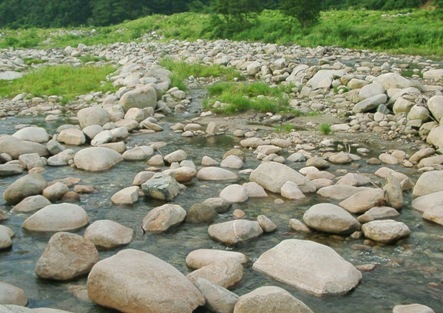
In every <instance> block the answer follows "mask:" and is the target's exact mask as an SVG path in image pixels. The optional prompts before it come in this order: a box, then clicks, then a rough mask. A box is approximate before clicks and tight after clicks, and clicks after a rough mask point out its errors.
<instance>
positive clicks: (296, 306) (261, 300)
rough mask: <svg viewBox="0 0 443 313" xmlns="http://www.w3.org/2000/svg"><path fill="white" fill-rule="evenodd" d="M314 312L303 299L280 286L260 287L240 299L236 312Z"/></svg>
mask: <svg viewBox="0 0 443 313" xmlns="http://www.w3.org/2000/svg"><path fill="white" fill-rule="evenodd" d="M268 312H273V313H313V311H312V310H311V309H310V308H309V307H308V306H307V305H306V304H304V303H303V302H302V301H300V300H298V299H297V298H295V297H294V296H292V295H291V294H290V293H289V292H287V291H286V290H284V289H283V288H280V287H275V286H264V287H259V288H257V289H255V290H253V291H251V292H249V293H247V294H245V295H243V296H241V297H240V298H239V299H238V302H237V304H236V305H235V308H234V313H268Z"/></svg>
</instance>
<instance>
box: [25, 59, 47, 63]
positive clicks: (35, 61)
mask: <svg viewBox="0 0 443 313" xmlns="http://www.w3.org/2000/svg"><path fill="white" fill-rule="evenodd" d="M23 62H25V64H26V65H37V64H44V63H46V62H47V61H46V60H42V59H33V58H25V59H24V60H23Z"/></svg>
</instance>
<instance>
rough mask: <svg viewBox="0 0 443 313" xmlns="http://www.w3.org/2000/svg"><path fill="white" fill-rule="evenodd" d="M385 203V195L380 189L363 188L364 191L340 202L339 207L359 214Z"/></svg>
mask: <svg viewBox="0 0 443 313" xmlns="http://www.w3.org/2000/svg"><path fill="white" fill-rule="evenodd" d="M385 203H386V202H385V193H384V191H383V190H382V189H380V188H364V190H362V191H360V192H357V193H355V194H353V195H352V196H350V197H349V198H346V199H345V200H343V201H341V202H340V203H339V205H340V206H341V207H343V208H344V209H345V210H346V211H348V212H350V213H354V214H359V213H364V212H366V211H367V210H369V209H370V208H373V207H375V206H380V205H384V204H385Z"/></svg>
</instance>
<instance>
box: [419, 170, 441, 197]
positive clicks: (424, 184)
mask: <svg viewBox="0 0 443 313" xmlns="http://www.w3.org/2000/svg"><path fill="white" fill-rule="evenodd" d="M438 191H443V171H430V172H425V173H423V174H421V176H420V177H419V178H418V180H417V182H416V183H415V186H414V189H413V191H412V194H413V195H414V197H421V196H424V195H428V194H430V193H434V192H438Z"/></svg>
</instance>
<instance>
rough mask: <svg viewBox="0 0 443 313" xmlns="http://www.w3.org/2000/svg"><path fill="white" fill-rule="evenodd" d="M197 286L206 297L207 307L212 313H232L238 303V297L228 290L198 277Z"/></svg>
mask: <svg viewBox="0 0 443 313" xmlns="http://www.w3.org/2000/svg"><path fill="white" fill-rule="evenodd" d="M194 284H195V286H196V287H197V288H198V289H199V290H200V292H201V293H202V294H203V296H204V297H205V300H206V303H205V307H206V308H207V309H208V310H210V311H211V312H218V313H232V312H233V311H234V306H235V304H236V303H237V301H238V298H239V297H238V296H237V295H236V294H235V293H233V292H231V291H229V290H228V289H226V288H223V287H222V286H220V285H218V284H214V283H213V282H211V281H209V280H207V279H204V278H201V277H197V279H195V282H194Z"/></svg>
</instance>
